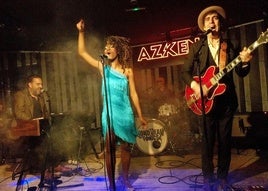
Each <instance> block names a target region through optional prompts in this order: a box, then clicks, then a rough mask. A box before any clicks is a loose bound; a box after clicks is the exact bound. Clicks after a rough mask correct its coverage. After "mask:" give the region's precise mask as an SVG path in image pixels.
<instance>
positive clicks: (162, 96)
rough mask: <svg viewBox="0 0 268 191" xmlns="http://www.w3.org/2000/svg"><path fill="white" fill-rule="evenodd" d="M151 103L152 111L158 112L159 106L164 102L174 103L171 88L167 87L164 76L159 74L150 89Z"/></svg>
mask: <svg viewBox="0 0 268 191" xmlns="http://www.w3.org/2000/svg"><path fill="white" fill-rule="evenodd" d="M151 95H152V100H151V101H152V103H153V106H154V108H155V109H154V111H155V112H157V114H159V108H160V107H161V106H163V105H164V104H168V105H173V106H175V105H176V101H175V94H174V92H173V91H172V90H170V89H169V88H168V87H167V84H166V80H165V78H164V77H162V76H160V77H158V78H156V80H155V87H154V88H153V91H152V94H151Z"/></svg>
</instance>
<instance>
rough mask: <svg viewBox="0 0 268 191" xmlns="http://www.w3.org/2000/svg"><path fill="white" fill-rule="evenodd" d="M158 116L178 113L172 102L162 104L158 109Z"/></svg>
mask: <svg viewBox="0 0 268 191" xmlns="http://www.w3.org/2000/svg"><path fill="white" fill-rule="evenodd" d="M158 112H159V114H158V115H159V117H167V116H172V115H175V114H177V113H178V108H177V107H176V106H175V105H173V104H167V103H165V104H163V105H161V106H160V107H159V109H158Z"/></svg>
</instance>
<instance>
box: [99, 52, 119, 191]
mask: <svg viewBox="0 0 268 191" xmlns="http://www.w3.org/2000/svg"><path fill="white" fill-rule="evenodd" d="M100 57H101V63H102V75H103V86H104V95H105V103H106V112H107V126H108V134H107V135H108V137H106V141H107V139H108V141H109V149H110V156H108V157H110V161H111V171H112V172H110V173H111V175H112V177H111V178H112V182H110V185H112V186H113V188H112V189H113V190H114V191H115V190H116V186H115V152H114V148H113V146H114V145H112V144H114V143H112V141H111V139H112V134H113V132H112V129H111V119H110V113H109V103H108V90H107V81H106V74H105V62H104V59H105V58H106V57H105V56H104V55H101V56H100ZM104 136H106V135H104ZM106 149H107V148H106ZM104 152H105V151H104ZM106 165H107V164H106Z"/></svg>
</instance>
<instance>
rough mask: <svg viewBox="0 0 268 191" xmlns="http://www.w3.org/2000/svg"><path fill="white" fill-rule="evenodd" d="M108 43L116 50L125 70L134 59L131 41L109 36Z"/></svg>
mask: <svg viewBox="0 0 268 191" xmlns="http://www.w3.org/2000/svg"><path fill="white" fill-rule="evenodd" d="M106 43H107V44H110V45H112V46H113V47H114V48H115V49H116V51H117V53H118V60H119V63H120V64H121V65H122V68H123V69H125V68H126V67H129V66H130V61H131V57H132V49H131V47H130V40H129V39H128V38H126V37H122V36H108V37H107V38H106Z"/></svg>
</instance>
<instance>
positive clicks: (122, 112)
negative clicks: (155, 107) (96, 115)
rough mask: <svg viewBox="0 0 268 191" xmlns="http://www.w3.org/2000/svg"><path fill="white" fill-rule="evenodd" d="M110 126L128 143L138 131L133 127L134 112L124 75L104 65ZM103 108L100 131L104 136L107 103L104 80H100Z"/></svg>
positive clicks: (106, 128)
mask: <svg viewBox="0 0 268 191" xmlns="http://www.w3.org/2000/svg"><path fill="white" fill-rule="evenodd" d="M104 72H105V79H106V87H107V88H106V89H107V92H108V97H107V100H108V103H109V104H108V108H109V117H110V127H111V129H112V131H113V132H114V133H115V135H116V136H117V137H119V138H120V139H122V140H123V141H125V142H128V143H135V142H136V136H137V135H138V131H137V129H136V127H135V120H134V113H133V109H132V107H131V102H130V99H129V84H128V80H127V78H126V76H125V75H123V74H121V73H119V72H117V71H116V70H114V69H112V68H111V67H110V66H108V65H106V66H105V67H104ZM102 95H103V110H102V132H103V136H104V138H106V133H107V131H108V117H107V104H106V93H105V86H104V80H102Z"/></svg>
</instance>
